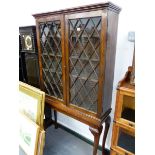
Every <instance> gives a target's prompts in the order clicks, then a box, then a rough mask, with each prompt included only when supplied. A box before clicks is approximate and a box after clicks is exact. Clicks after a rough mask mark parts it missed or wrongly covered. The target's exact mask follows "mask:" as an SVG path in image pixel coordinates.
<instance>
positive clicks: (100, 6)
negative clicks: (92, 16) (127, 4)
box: [32, 2, 121, 18]
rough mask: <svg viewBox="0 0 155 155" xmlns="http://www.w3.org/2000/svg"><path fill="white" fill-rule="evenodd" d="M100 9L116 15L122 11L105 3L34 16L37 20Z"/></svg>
mask: <svg viewBox="0 0 155 155" xmlns="http://www.w3.org/2000/svg"><path fill="white" fill-rule="evenodd" d="M98 9H108V10H112V11H114V12H116V13H119V12H120V11H121V8H120V7H119V6H117V5H115V4H113V3H111V2H105V3H98V4H91V5H85V6H79V7H74V8H68V9H64V10H58V11H52V12H46V13H39V14H33V15H32V16H33V17H35V18H38V17H43V16H48V15H57V14H67V13H73V12H83V11H93V10H98Z"/></svg>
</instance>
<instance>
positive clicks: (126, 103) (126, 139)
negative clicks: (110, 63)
mask: <svg viewBox="0 0 155 155" xmlns="http://www.w3.org/2000/svg"><path fill="white" fill-rule="evenodd" d="M131 73H132V67H129V69H128V72H127V73H126V76H125V78H124V79H123V80H122V81H120V83H119V85H118V90H117V98H116V107H115V116H114V123H113V133H112V141H111V155H134V153H135V86H134V85H132V84H131V82H130V78H131Z"/></svg>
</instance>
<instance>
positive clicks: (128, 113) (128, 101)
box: [121, 95, 135, 122]
mask: <svg viewBox="0 0 155 155" xmlns="http://www.w3.org/2000/svg"><path fill="white" fill-rule="evenodd" d="M121 117H122V118H124V119H126V120H129V121H131V122H135V98H134V97H130V96H126V95H125V96H124V97H123V108H122V114H121Z"/></svg>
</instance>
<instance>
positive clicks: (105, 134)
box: [102, 116, 111, 155]
mask: <svg viewBox="0 0 155 155" xmlns="http://www.w3.org/2000/svg"><path fill="white" fill-rule="evenodd" d="M110 123H111V117H110V116H108V117H107V118H106V120H105V129H104V135H103V141H102V155H106V154H105V142H106V138H107V134H108V131H109V127H110Z"/></svg>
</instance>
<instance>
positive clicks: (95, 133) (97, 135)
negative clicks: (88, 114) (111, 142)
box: [89, 126, 103, 155]
mask: <svg viewBox="0 0 155 155" xmlns="http://www.w3.org/2000/svg"><path fill="white" fill-rule="evenodd" d="M102 128H103V126H101V127H100V128H98V129H94V128H91V127H89V130H90V131H91V133H92V134H93V136H94V147H93V155H97V149H98V144H99V139H100V135H101V132H102Z"/></svg>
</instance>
